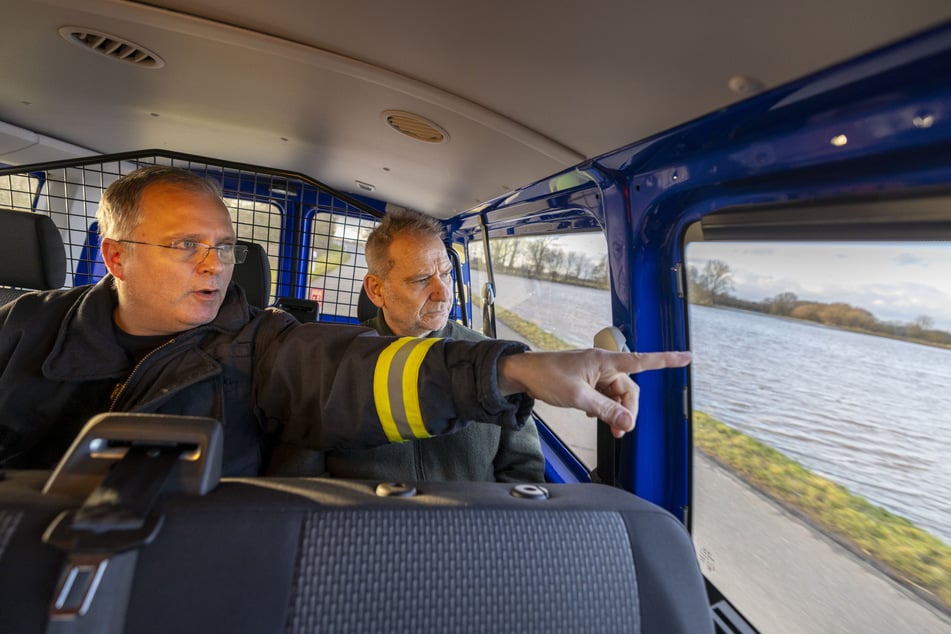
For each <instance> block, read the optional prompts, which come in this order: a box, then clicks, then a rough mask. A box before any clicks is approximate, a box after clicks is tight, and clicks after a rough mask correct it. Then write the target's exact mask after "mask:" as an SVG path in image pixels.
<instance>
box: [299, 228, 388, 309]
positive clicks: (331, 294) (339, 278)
mask: <svg viewBox="0 0 951 634" xmlns="http://www.w3.org/2000/svg"><path fill="white" fill-rule="evenodd" d="M379 224H380V223H379V221H378V220H376V219H371V218H367V217H364V216H356V215H350V214H343V213H328V212H323V211H322V212H318V213H316V214H314V216H313V221H312V224H311V231H310V250H309V262H308V268H307V289H306V290H307V299H313V300H316V301H318V302H319V303H320V313H321V319H327V318H331V319H332V320H333V318H342V319H344V320H345V319H347V318H353V319H356V318H357V302H358V300H359V298H360V288H361V287H362V286H363V278H364V277H365V276H366V273H367V263H366V259H365V258H364V255H363V254H364V247H365V246H366V242H367V238H368V237H369V235H370V232H372V231H373V230H374V229H375V228H376V227H377V225H379Z"/></svg>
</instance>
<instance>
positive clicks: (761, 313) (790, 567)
mask: <svg viewBox="0 0 951 634" xmlns="http://www.w3.org/2000/svg"><path fill="white" fill-rule="evenodd" d="M686 265H687V270H688V300H689V304H688V306H689V308H688V311H689V312H688V315H689V326H690V346H691V350H692V351H693V355H694V361H693V363H692V365H691V377H692V388H691V389H692V403H693V433H694V450H693V456H694V473H693V482H694V485H693V486H694V488H693V512H692V529H693V534H694V540H695V544H696V547H697V553H698V556H699V559H700V562H701V566H702V569H703V572H704V574H705V575H706V576H707V577H708V578H709V579H710V581H711V582H713V584H714V585H715V586H717V588H718V589H719V590H720V591H721V592H722V593H723V594H724V595H725V596H726V597H727V598H728V599H729V600H730V601H731V602H732V603H733V604H734V605H735V606H736V608H737V609H738V610H739V611H740V612H741V613H743V614H744V615H745V616H746V617H747V619H748V620H749V621H750V622H751V623H752V624H753V625H754V626H755V627H757V628H758V629H759V630H760V631H762V632H764V634H771V633H774V632H790V633H793V632H825V631H832V630H835V631H849V632H894V631H904V632H939V631H940V632H947V631H951V629H949V627H951V621H949V620H948V618H947V615H948V614H951V547H949V544H951V505H949V504H948V491H951V459H949V456H951V390H949V389H948V386H949V385H951V274H949V273H951V245H948V244H938V243H931V244H923V243H921V244H913V243H892V244H881V243H875V244H871V243H857V242H849V243H834V244H833V243H822V244H816V243H812V244H805V243H798V244H793V243H773V242H770V243H766V242H762V243H702V242H701V243H692V244H690V245H689V246H688V248H687V251H686ZM834 624H841V626H842V629H839V627H838V626H837V625H834Z"/></svg>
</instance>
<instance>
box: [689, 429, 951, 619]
mask: <svg viewBox="0 0 951 634" xmlns="http://www.w3.org/2000/svg"><path fill="white" fill-rule="evenodd" d="M693 421H694V427H693V432H694V446H695V448H697V449H698V450H700V451H701V452H703V454H704V455H705V456H708V457H709V458H711V459H712V460H714V461H715V462H716V463H717V464H719V465H721V466H722V467H724V468H726V469H728V470H729V471H730V472H731V473H733V474H735V475H736V476H737V477H739V478H740V479H741V480H743V481H744V482H747V483H749V484H750V485H752V486H754V487H755V488H756V489H757V490H758V491H760V492H761V493H763V494H764V495H766V496H767V497H769V498H771V499H773V500H775V501H776V502H777V503H779V504H780V505H781V506H782V507H783V508H785V509H787V510H789V511H790V512H792V513H793V514H795V515H797V516H799V517H802V518H804V519H806V520H807V521H809V522H810V524H812V525H814V526H816V527H817V528H819V529H820V530H822V531H823V533H825V534H826V535H828V536H829V537H831V538H832V539H834V540H835V541H836V542H838V543H839V544H841V545H842V546H844V547H846V548H848V549H849V550H850V551H852V552H854V553H855V554H857V555H859V556H861V557H863V558H864V559H866V560H867V561H869V562H870V563H871V564H873V565H874V566H875V567H876V568H878V569H880V570H882V571H883V572H884V573H886V574H888V575H889V576H890V577H892V578H893V579H895V580H896V581H898V582H899V583H902V584H903V585H905V586H906V587H908V588H909V589H911V590H912V591H913V592H915V593H916V594H918V595H919V596H921V597H922V598H923V599H925V600H927V601H928V602H929V603H931V604H933V605H935V606H936V607H938V608H940V609H941V610H943V611H944V612H945V613H948V614H951V547H948V546H947V545H945V544H944V542H942V541H941V540H939V539H937V538H936V537H934V536H933V535H931V534H930V533H928V532H926V531H923V530H921V529H920V528H918V527H917V526H915V525H914V524H912V523H911V522H910V521H908V520H907V519H905V518H903V517H900V516H898V515H895V514H893V513H890V512H888V511H886V510H885V509H882V508H881V507H878V506H875V505H874V504H872V503H871V502H869V501H868V500H866V499H865V498H862V497H860V496H857V495H854V494H852V493H850V492H849V491H848V490H847V489H845V488H844V487H842V486H840V485H838V484H835V483H834V482H831V481H830V480H827V479H826V478H823V477H821V476H819V475H816V474H815V473H813V472H811V471H809V470H808V469H806V468H804V467H803V466H802V465H800V464H799V463H797V462H795V461H794V460H791V459H789V458H787V457H786V456H784V455H783V454H781V453H780V452H778V451H776V450H775V449H773V448H772V447H769V446H768V445H766V444H764V443H761V442H759V441H757V440H755V439H753V438H751V437H749V436H747V435H746V434H743V433H742V432H739V431H737V430H735V429H733V428H731V427H729V426H727V425H726V424H724V423H722V422H721V421H718V420H716V419H714V418H712V417H711V416H709V415H707V414H705V413H703V412H696V411H695V412H694V413H693Z"/></svg>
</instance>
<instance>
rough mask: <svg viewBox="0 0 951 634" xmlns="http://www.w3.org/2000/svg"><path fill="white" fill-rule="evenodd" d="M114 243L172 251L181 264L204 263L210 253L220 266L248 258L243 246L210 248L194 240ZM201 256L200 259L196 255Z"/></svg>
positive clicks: (223, 245) (245, 248) (221, 245)
mask: <svg viewBox="0 0 951 634" xmlns="http://www.w3.org/2000/svg"><path fill="white" fill-rule="evenodd" d="M116 242H128V243H129V244H144V245H146V246H150V247H161V248H163V249H172V250H173V251H175V253H176V254H177V256H178V258H179V259H180V260H181V261H182V262H193V261H195V260H197V261H198V263H201V262H204V261H205V258H207V257H208V254H209V253H211V252H212V251H216V252H217V253H218V260H219V261H220V262H221V263H222V264H241V263H243V262H244V259H245V258H246V257H248V247H246V246H245V245H243V244H219V245H218V246H212V245H210V244H204V243H202V242H195V241H194V240H176V241H175V242H172V243H171V244H156V243H154V242H139V241H138V240H116ZM199 254H201V259H198V255H199Z"/></svg>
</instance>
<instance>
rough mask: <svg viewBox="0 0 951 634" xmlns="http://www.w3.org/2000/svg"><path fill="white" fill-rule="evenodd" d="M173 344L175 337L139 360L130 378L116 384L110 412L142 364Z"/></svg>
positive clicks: (113, 389) (110, 396) (111, 395)
mask: <svg viewBox="0 0 951 634" xmlns="http://www.w3.org/2000/svg"><path fill="white" fill-rule="evenodd" d="M173 343H175V338H174V337H172V338H171V339H169V340H168V341H166V342H165V343H163V344H162V345H160V346H159V347H158V348H155V349H154V350H152V351H151V352H149V353H148V354H147V355H145V356H144V357H142V358H141V359H139V362H138V363H136V364H135V367H134V368H132V372H129V376H127V377H126V379H125V381H121V382H119V383H116V386H115V387H114V388H112V394H110V395H109V398H110V399H111V400H112V402H111V403H110V404H109V411H110V412H111V411H113V409H114V408H115V406H116V403H117V402H118V401H119V397H120V396H122V393H123V392H124V391H125V388H126V387H127V386H128V385H129V383H131V382H132V377H134V376H135V373H136V372H138V370H139V368H141V367H142V364H143V363H145V362H146V361H147V360H148V359H149V357H151V356H152V355H153V354H155V353H156V352H158V351H159V350H161V349H162V348H164V347H165V346H169V345H171V344H173Z"/></svg>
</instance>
